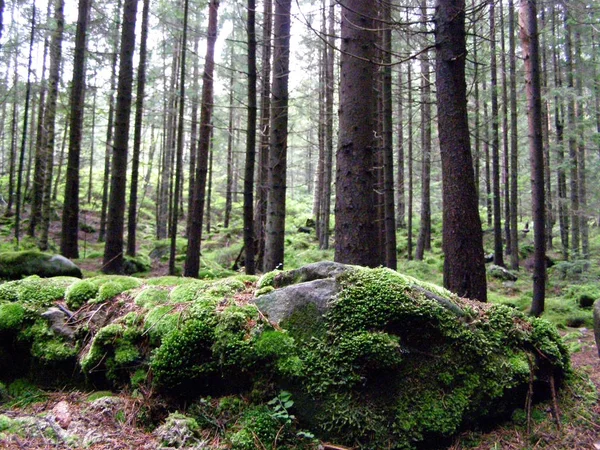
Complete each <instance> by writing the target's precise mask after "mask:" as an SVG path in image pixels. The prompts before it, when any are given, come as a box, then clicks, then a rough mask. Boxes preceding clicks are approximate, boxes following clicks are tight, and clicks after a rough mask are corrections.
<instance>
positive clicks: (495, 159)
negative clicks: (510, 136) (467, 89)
mask: <svg viewBox="0 0 600 450" xmlns="http://www.w3.org/2000/svg"><path fill="white" fill-rule="evenodd" d="M495 9H496V7H495V0H490V58H491V64H490V74H491V86H490V88H491V94H492V117H491V119H492V185H493V186H492V191H493V205H494V264H496V265H498V266H504V256H503V245H502V213H501V211H502V208H501V204H502V202H501V198H500V137H499V128H498V126H499V123H498V121H499V114H498V110H499V108H498V69H497V66H496V18H495Z"/></svg>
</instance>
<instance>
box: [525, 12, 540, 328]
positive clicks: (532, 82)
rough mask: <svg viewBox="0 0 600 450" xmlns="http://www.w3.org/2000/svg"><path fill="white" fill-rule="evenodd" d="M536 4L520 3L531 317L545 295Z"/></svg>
mask: <svg viewBox="0 0 600 450" xmlns="http://www.w3.org/2000/svg"><path fill="white" fill-rule="evenodd" d="M535 3H536V2H535V0H521V9H520V15H519V23H520V26H521V42H522V46H523V59H524V61H525V82H526V89H527V117H528V123H529V147H530V158H531V191H532V214H533V231H534V248H535V250H534V269H533V299H532V302H531V314H532V315H533V316H536V317H537V316H540V315H541V314H542V312H544V299H545V292H546V238H545V236H544V234H545V224H544V220H545V217H544V216H545V203H544V148H543V141H542V103H541V88H540V62H539V43H538V32H537V12H536V4H535Z"/></svg>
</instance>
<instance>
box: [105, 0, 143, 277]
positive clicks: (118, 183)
mask: <svg viewBox="0 0 600 450" xmlns="http://www.w3.org/2000/svg"><path fill="white" fill-rule="evenodd" d="M137 4H138V0H125V2H124V3H123V28H122V31H121V50H120V55H119V60H120V61H119V81H118V84H117V105H116V107H115V141H114V146H113V157H112V168H111V177H110V196H109V199H108V224H107V225H108V226H107V228H106V245H105V247H104V260H103V266H102V271H103V272H104V273H122V272H123V229H124V223H125V220H124V219H125V192H126V185H127V150H128V143H129V121H130V116H131V96H132V90H133V53H134V50H135V22H136V16H137Z"/></svg>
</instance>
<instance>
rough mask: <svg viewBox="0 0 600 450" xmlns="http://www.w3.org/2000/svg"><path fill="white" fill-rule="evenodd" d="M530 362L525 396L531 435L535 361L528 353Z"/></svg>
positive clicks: (528, 429)
mask: <svg viewBox="0 0 600 450" xmlns="http://www.w3.org/2000/svg"><path fill="white" fill-rule="evenodd" d="M527 361H528V362H529V388H528V389H527V397H525V411H527V435H531V407H532V404H533V380H534V377H533V372H534V369H533V361H532V356H531V355H529V354H528V355H527Z"/></svg>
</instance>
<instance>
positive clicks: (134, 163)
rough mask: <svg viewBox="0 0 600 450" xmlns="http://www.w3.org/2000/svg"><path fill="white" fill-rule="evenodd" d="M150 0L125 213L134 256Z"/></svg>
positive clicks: (145, 12) (144, 18) (146, 9)
mask: <svg viewBox="0 0 600 450" xmlns="http://www.w3.org/2000/svg"><path fill="white" fill-rule="evenodd" d="M149 16H150V0H144V3H143V7H142V26H141V36H140V61H139V63H138V73H137V91H136V99H135V118H134V121H135V122H134V125H133V157H132V160H131V187H130V191H129V214H128V215H127V255H129V256H135V253H136V229H137V197H138V178H139V166H140V149H141V147H142V121H143V118H144V95H145V90H146V57H147V47H148V17H149Z"/></svg>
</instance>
